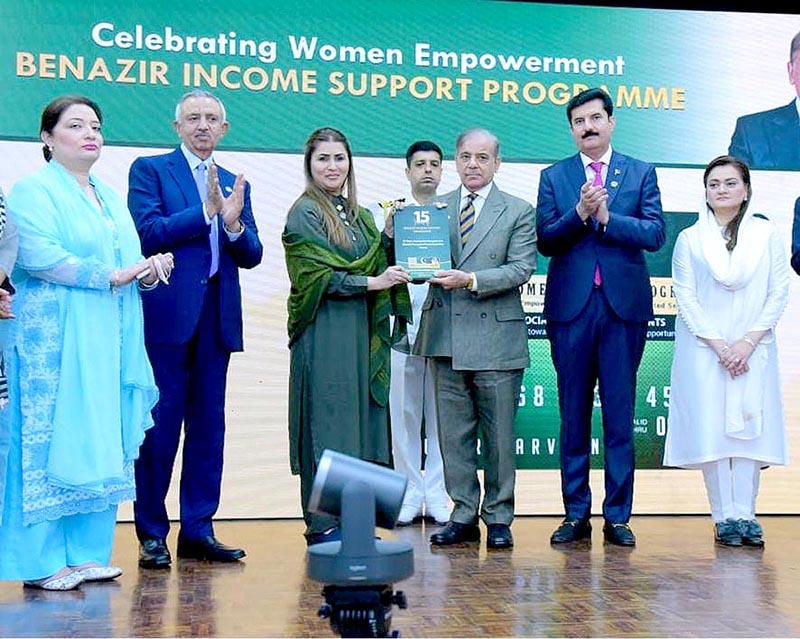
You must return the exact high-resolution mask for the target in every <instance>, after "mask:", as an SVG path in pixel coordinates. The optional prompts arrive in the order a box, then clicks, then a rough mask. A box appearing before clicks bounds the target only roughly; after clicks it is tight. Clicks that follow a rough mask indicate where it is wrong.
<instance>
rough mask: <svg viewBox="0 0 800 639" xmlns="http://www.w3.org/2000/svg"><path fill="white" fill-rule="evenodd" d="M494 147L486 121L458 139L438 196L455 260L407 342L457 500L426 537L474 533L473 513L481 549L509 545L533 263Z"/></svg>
mask: <svg viewBox="0 0 800 639" xmlns="http://www.w3.org/2000/svg"><path fill="white" fill-rule="evenodd" d="M499 147H500V145H499V143H498V141H497V138H496V137H495V136H494V135H492V133H490V132H489V131H487V130H485V129H469V130H467V131H464V132H463V133H462V134H461V135H460V136H459V137H458V140H456V168H457V169H458V175H459V177H460V178H461V186H460V187H459V188H458V189H456V190H455V191H453V192H452V193H449V194H447V195H446V196H444V198H443V199H444V201H445V202H447V210H448V214H449V217H450V247H451V248H450V250H451V253H452V262H453V266H454V268H453V269H451V270H447V271H439V272H438V273H436V274H435V276H434V277H433V278H431V280H430V283H431V287H430V291H429V293H428V297H427V298H426V300H425V303H424V304H423V307H422V320H421V322H420V327H419V333H418V335H417V341H416V342H415V344H414V354H416V355H421V356H425V357H431V358H433V373H434V381H435V384H436V407H437V413H438V417H439V442H440V448H441V451H442V457H443V460H444V475H445V485H446V487H447V492H448V493H449V494H450V497H451V498H452V500H453V503H454V507H453V512H452V513H451V514H450V521H449V522H448V523H447V525H446V526H445V527H444V528H442V529H441V530H440V531H438V532H436V533H434V534H433V535H432V536H431V544H433V545H435V546H450V545H453V544H462V543H465V542H477V541H479V540H480V529H479V528H478V515H479V514H480V517H481V519H483V521H484V523H485V524H486V526H487V541H486V545H487V547H488V548H511V547H512V546H513V544H514V541H513V537H512V535H511V528H510V525H511V521H512V520H513V518H514V480H515V476H516V467H515V458H514V416H515V414H516V411H517V403H518V401H519V391H520V385H521V383H522V373H523V370H524V369H525V367H526V366H527V365H528V362H529V360H528V337H527V329H526V327H525V314H524V312H523V310H522V302H521V300H520V293H519V287H520V286H522V285H523V284H524V283H525V282H527V281H528V280H529V279H530V276H531V274H532V273H533V271H534V269H535V267H536V223H535V219H534V217H535V215H534V211H533V208H532V207H531V205H530V204H528V203H527V202H525V201H523V200H521V199H519V198H516V197H513V196H511V195H508V194H507V193H503V192H502V191H500V189H498V188H497V186H496V185H495V184H494V181H493V180H494V174H495V173H496V172H497V169H498V168H499V167H500V154H499V152H500V148H499ZM479 428H480V432H481V433H482V435H483V442H482V451H483V459H484V497H483V503H481V490H480V484H479V482H478V452H477V444H478V432H479Z"/></svg>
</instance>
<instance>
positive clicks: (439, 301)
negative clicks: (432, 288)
mask: <svg viewBox="0 0 800 639" xmlns="http://www.w3.org/2000/svg"><path fill="white" fill-rule="evenodd" d="M436 306H438V307H439V308H441V307H442V300H436Z"/></svg>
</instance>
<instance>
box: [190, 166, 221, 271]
mask: <svg viewBox="0 0 800 639" xmlns="http://www.w3.org/2000/svg"><path fill="white" fill-rule="evenodd" d="M207 171H208V167H207V166H206V163H205V162H200V164H198V165H197V168H196V169H195V171H194V182H195V184H196V185H197V193H198V195H200V200H201V201H202V202H203V203H205V201H206V199H207V198H208V182H207V175H206V173H207ZM218 218H219V214H217V215H215V216H214V217H213V218H212V220H211V232H210V233H209V235H208V242H209V244H210V245H211V268H210V269H209V271H208V276H209V277H211V276H213V275H214V274H215V273H216V272H217V269H218V268H219V222H218V221H217V219H218Z"/></svg>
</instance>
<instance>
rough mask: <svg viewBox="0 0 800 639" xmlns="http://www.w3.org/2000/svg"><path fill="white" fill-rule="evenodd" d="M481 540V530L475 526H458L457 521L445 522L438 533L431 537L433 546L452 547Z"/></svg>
mask: <svg viewBox="0 0 800 639" xmlns="http://www.w3.org/2000/svg"><path fill="white" fill-rule="evenodd" d="M480 540H481V529H480V528H478V526H477V525H476V524H459V523H458V522H457V521H450V522H447V525H446V526H445V527H444V528H442V529H441V530H440V531H439V532H435V533H433V534H432V535H431V544H433V545H434V546H452V545H454V544H464V543H467V542H475V541H480Z"/></svg>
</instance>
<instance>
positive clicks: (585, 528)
mask: <svg viewBox="0 0 800 639" xmlns="http://www.w3.org/2000/svg"><path fill="white" fill-rule="evenodd" d="M613 109H614V106H613V103H612V101H611V98H610V97H609V95H608V94H607V93H606V92H605V91H603V90H602V89H587V90H586V91H583V92H582V93H579V94H578V95H576V96H574V97H573V98H572V99H571V100H570V101H569V103H568V104H567V119H568V120H569V125H570V130H571V132H572V137H573V138H574V140H575V142H576V143H577V146H578V149H579V151H580V152H579V153H578V154H577V155H573V156H571V157H569V158H567V159H565V160H562V161H560V162H558V163H556V164H554V165H552V166H550V167H548V168H546V169H545V170H544V171H543V172H542V175H541V180H540V182H539V196H538V202H537V210H536V215H537V234H538V238H539V251H540V252H541V253H542V255H547V256H550V257H551V258H552V259H551V261H550V264H549V267H548V271H547V289H546V292H545V300H544V315H545V319H546V320H547V336H548V338H549V340H550V346H551V349H552V357H553V364H554V366H555V369H556V373H557V376H558V396H559V408H560V412H561V436H560V456H561V491H562V496H563V499H564V507H565V510H566V517H565V519H564V521H563V522H562V524H561V525H560V526H559V527H558V529H557V530H556V531H555V533H553V535H552V537H551V539H550V541H551V543H554V544H558V543H569V542H573V541H578V540H580V539H587V538H590V536H591V524H590V523H589V517H590V515H591V506H592V496H591V491H590V488H589V455H590V447H591V428H592V404H593V400H594V388H595V384H596V383H597V382H598V381H599V389H600V401H601V402H602V405H603V442H604V448H605V489H606V496H605V501H604V502H603V517H604V518H605V527H604V529H603V530H604V534H605V539H606V541H608V542H610V543H614V544H618V545H622V546H633V545H635V543H636V538H635V537H634V534H633V532H632V531H631V529H630V527H629V526H628V519H629V518H630V514H631V506H632V502H633V470H634V450H633V410H634V407H635V399H636V398H635V390H636V371H637V369H638V367H639V362H640V361H641V358H642V353H643V351H644V344H645V337H646V335H647V321H648V320H649V319H651V318H652V317H653V304H652V296H651V292H650V278H649V275H648V272H647V266H646V265H645V261H644V254H643V251H645V250H647V251H656V250H658V249H659V248H660V247H661V245H662V244H663V243H664V239H665V233H664V219H663V217H662V211H661V195H660V193H659V190H658V183H657V181H656V172H655V168H654V167H653V166H652V165H650V164H646V163H644V162H641V161H639V160H636V159H634V158H632V157H628V156H625V155H622V154H620V153H617V152H616V151H614V150H612V148H611V134H612V132H613V131H614V126H615V120H614V116H613Z"/></svg>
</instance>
